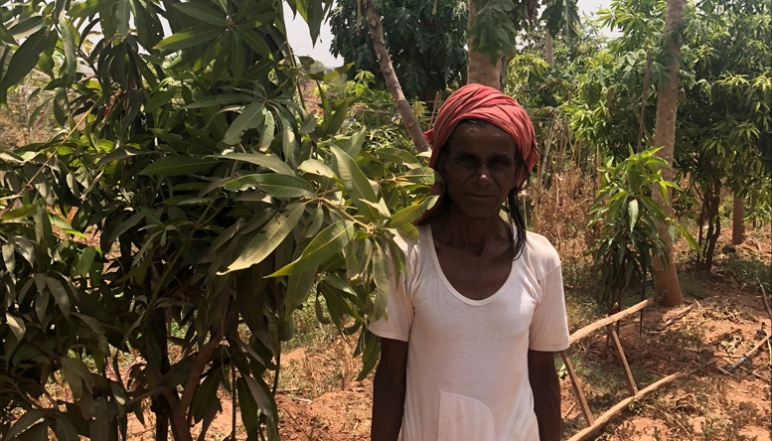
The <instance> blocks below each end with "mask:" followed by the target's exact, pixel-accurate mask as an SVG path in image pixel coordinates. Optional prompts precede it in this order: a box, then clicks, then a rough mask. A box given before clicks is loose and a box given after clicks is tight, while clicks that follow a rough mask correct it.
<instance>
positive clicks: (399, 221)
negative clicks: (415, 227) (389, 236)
mask: <svg viewBox="0 0 772 441" xmlns="http://www.w3.org/2000/svg"><path fill="white" fill-rule="evenodd" d="M436 200H437V197H436V196H431V197H428V198H426V199H424V200H422V201H419V202H414V203H413V204H410V205H408V206H407V207H405V208H403V209H401V210H399V211H398V212H396V213H394V215H393V216H392V217H391V219H389V222H388V223H387V224H386V228H401V227H402V226H404V225H406V224H410V223H412V222H413V221H414V220H416V219H418V217H419V216H421V214H422V213H423V212H424V211H426V208H427V207H429V206H430V205H432V204H433V203H434V202H436Z"/></svg>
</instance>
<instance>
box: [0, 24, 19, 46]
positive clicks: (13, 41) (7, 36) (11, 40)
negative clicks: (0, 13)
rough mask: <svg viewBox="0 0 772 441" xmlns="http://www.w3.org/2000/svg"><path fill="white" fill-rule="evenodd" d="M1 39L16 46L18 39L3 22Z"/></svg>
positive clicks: (0, 33)
mask: <svg viewBox="0 0 772 441" xmlns="http://www.w3.org/2000/svg"><path fill="white" fill-rule="evenodd" d="M0 41H1V42H3V43H5V44H9V45H12V46H16V39H15V38H13V35H11V33H10V32H9V31H8V28H6V27H5V25H4V24H3V23H0Z"/></svg>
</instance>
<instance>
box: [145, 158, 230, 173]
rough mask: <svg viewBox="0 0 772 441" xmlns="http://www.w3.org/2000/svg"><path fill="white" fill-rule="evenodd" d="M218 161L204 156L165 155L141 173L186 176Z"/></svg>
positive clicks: (199, 171)
mask: <svg viewBox="0 0 772 441" xmlns="http://www.w3.org/2000/svg"><path fill="white" fill-rule="evenodd" d="M217 164H218V161H217V160H216V159H212V158H206V157H203V156H164V157H162V158H160V159H156V160H155V161H153V163H152V164H150V165H148V166H147V167H145V169H144V170H142V171H141V172H140V173H139V174H141V175H145V176H186V175H190V174H194V173H201V172H204V171H207V170H209V169H211V168H212V167H214V166H216V165H217Z"/></svg>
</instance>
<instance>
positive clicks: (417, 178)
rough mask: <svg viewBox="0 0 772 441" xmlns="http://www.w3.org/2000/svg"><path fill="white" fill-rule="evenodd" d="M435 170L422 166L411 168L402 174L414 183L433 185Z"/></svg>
mask: <svg viewBox="0 0 772 441" xmlns="http://www.w3.org/2000/svg"><path fill="white" fill-rule="evenodd" d="M434 177H435V172H434V169H431V168H429V167H421V168H417V169H414V170H410V171H408V172H406V173H405V174H404V175H402V178H403V179H405V180H407V181H408V182H410V183H412V184H423V185H433V184H434V179H435V178H434Z"/></svg>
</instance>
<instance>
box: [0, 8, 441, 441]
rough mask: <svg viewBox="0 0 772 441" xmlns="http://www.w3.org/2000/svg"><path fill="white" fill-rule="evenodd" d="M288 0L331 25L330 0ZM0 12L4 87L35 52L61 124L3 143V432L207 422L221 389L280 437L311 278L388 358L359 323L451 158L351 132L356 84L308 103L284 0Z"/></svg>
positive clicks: (379, 295)
mask: <svg viewBox="0 0 772 441" xmlns="http://www.w3.org/2000/svg"><path fill="white" fill-rule="evenodd" d="M289 4H290V6H291V7H292V8H293V10H295V11H297V12H298V13H299V14H300V15H301V16H302V17H303V18H304V19H306V20H307V21H308V22H309V25H310V27H311V29H312V31H313V30H315V29H316V30H318V29H319V26H320V24H321V21H322V20H323V18H324V17H325V15H326V14H327V13H328V12H329V8H330V7H331V2H322V1H309V2H305V1H290V2H289ZM2 17H3V22H2V26H0V41H2V43H0V55H1V56H2V57H3V60H4V63H1V64H0V66H3V68H2V70H1V71H0V83H1V84H2V87H0V90H2V94H3V96H1V97H0V98H3V99H4V100H5V99H6V98H7V95H6V94H7V93H8V91H9V90H10V91H11V92H10V93H13V87H14V86H15V85H16V84H19V83H20V82H22V81H27V80H26V79H25V78H26V75H27V73H29V72H31V71H34V73H35V74H34V80H32V81H35V82H36V83H35V84H37V85H38V86H39V87H38V90H37V91H36V92H35V94H37V95H39V96H41V97H43V98H45V100H46V104H44V106H43V107H41V108H40V109H38V111H37V113H35V112H33V113H32V115H31V120H30V121H29V123H30V124H35V121H36V119H37V118H38V116H39V115H40V114H41V112H45V111H46V110H45V109H47V108H50V109H51V111H52V112H53V114H54V116H55V118H56V120H57V122H58V124H59V126H60V130H59V131H58V132H56V133H54V134H53V135H52V136H51V139H50V140H49V141H47V142H44V143H39V144H30V145H25V146H22V147H20V148H18V149H16V150H14V151H7V152H2V154H1V155H0V160H1V161H2V162H0V166H2V169H3V174H2V186H0V192H2V195H1V196H2V199H0V201H2V202H0V242H2V252H3V263H2V266H0V278H2V280H3V285H2V296H3V302H2V303H1V304H0V308H2V312H1V313H0V335H2V341H3V345H4V351H3V353H2V355H1V356H0V359H1V360H0V390H1V391H2V392H1V393H0V397H1V398H0V407H2V414H1V415H3V416H2V417H0V418H2V419H0V434H2V437H3V438H4V439H16V438H17V437H18V439H22V440H24V439H31V440H32V439H47V437H48V433H49V430H51V431H52V432H53V433H54V435H55V436H56V438H57V439H61V440H70V439H78V437H87V438H91V439H97V440H117V439H125V437H126V432H127V423H128V419H129V416H130V415H132V414H133V415H134V417H136V418H137V419H139V421H140V422H143V423H144V424H153V426H154V427H155V430H156V434H155V437H156V439H159V440H160V439H167V436H168V434H167V431H168V429H169V428H171V430H172V433H173V436H174V439H178V440H190V439H192V438H193V436H194V433H197V434H200V435H199V439H203V437H204V435H205V433H206V431H207V428H208V426H209V424H210V423H211V421H212V420H213V418H214V417H215V415H216V413H217V411H218V410H219V409H220V398H219V397H220V395H218V390H219V389H221V388H224V389H225V390H227V392H228V395H229V397H228V399H231V400H233V401H234V404H235V406H234V408H238V409H240V418H241V421H242V424H243V427H244V428H245V430H246V433H247V439H250V440H254V439H262V438H264V437H266V436H267V437H268V438H269V439H276V438H277V437H278V428H277V425H278V418H279V416H278V410H277V408H276V404H275V401H274V398H273V394H274V393H275V390H276V386H277V382H278V377H279V367H280V362H281V343H282V341H283V340H286V339H288V338H291V336H292V333H293V332H292V331H293V326H294V321H293V312H294V311H295V310H296V308H298V307H300V306H301V305H303V304H304V303H306V300H307V299H308V298H309V296H310V295H314V296H315V298H316V303H317V305H319V306H320V307H319V309H318V312H319V314H320V315H328V316H329V319H330V320H332V321H333V322H334V323H335V324H336V325H337V326H338V327H339V328H340V329H341V331H342V332H346V333H349V334H354V333H358V334H359V337H358V338H359V340H358V341H359V344H358V346H357V351H358V352H359V353H363V355H364V358H363V361H364V369H363V374H364V373H366V372H367V371H368V370H369V369H371V368H372V366H373V365H374V363H375V361H376V358H377V344H376V341H375V338H374V336H372V335H371V334H369V333H367V332H366V330H365V329H364V327H363V326H362V325H363V324H365V323H366V322H367V321H368V320H370V319H371V318H372V317H378V316H379V315H380V314H382V313H383V310H384V301H385V297H384V296H383V289H385V287H386V286H387V284H388V278H387V267H388V266H389V265H394V268H396V269H397V270H398V269H399V268H400V265H401V262H402V256H401V254H400V252H399V250H398V248H397V247H396V246H395V242H394V241H395V240H396V239H397V238H401V239H400V240H413V239H415V237H416V230H415V229H414V227H413V226H412V224H411V223H410V221H411V220H412V219H414V218H415V217H416V216H417V215H418V214H419V213H420V212H421V211H422V210H423V208H424V207H425V206H426V204H428V203H429V202H430V201H429V199H426V198H424V197H423V196H422V195H425V194H426V193H427V192H426V191H425V190H426V189H427V188H428V187H429V186H430V185H431V183H432V182H433V179H434V175H433V171H432V170H429V169H425V168H423V167H421V165H420V163H419V162H418V160H417V159H415V157H413V156H412V155H411V154H410V153H408V152H404V151H401V150H398V151H393V149H379V150H371V149H370V148H369V146H368V145H365V143H364V140H365V138H366V137H365V129H364V128H361V127H357V126H356V125H350V126H349V127H350V129H349V130H348V131H347V132H346V133H345V134H341V127H342V126H343V125H344V122H346V120H347V117H348V107H349V105H350V104H351V103H352V100H351V99H340V100H330V99H328V97H327V96H326V95H325V94H324V91H323V89H321V88H320V89H319V97H320V103H319V107H320V111H319V112H318V114H317V113H316V112H311V111H309V110H307V109H306V108H305V106H304V103H303V102H302V99H301V98H300V97H299V96H298V95H296V94H295V88H296V85H297V84H298V81H297V80H298V78H299V76H301V75H304V73H303V67H302V66H298V65H296V64H295V60H294V58H293V57H292V56H291V52H290V48H289V46H288V45H287V41H286V28H285V21H284V20H285V18H284V17H283V16H282V8H281V5H280V4H278V5H277V4H276V3H275V2H269V1H263V0H257V1H248V0H231V1H226V2H219V3H212V2H208V1H203V0H195V1H190V2H184V3H183V2H179V1H176V0H164V1H162V2H160V3H155V2H144V1H136V0H87V1H83V2H67V1H57V2H45V1H31V2H25V3H12V4H6V5H4V6H3V10H2ZM164 20H168V26H169V29H165V23H164ZM309 75H310V74H309ZM323 76H324V75H323V74H317V75H316V77H315V78H316V79H317V80H323ZM46 106H48V107H46ZM395 157H397V158H400V163H399V164H395V161H394V158H395ZM392 262H393V263H392ZM321 299H324V300H326V301H325V302H321V301H320V300H321ZM322 303H324V304H326V307H327V312H326V313H325V312H324V311H323V310H322V308H321V304H322ZM347 317H348V318H347ZM173 330H177V331H175V332H170V331H173ZM170 347H175V348H176V349H174V350H173V351H172V350H170ZM58 384H64V385H66V388H67V390H68V391H69V392H68V393H67V394H62V393H60V392H57V385H58ZM148 403H149V404H150V409H152V411H153V413H154V422H153V421H152V420H151V421H146V420H145V417H146V416H147V415H146V414H145V413H144V412H143V409H145V408H146V407H147V404H148ZM234 422H235V419H234ZM235 430H236V427H235V424H234V427H233V431H232V433H231V435H230V439H235Z"/></svg>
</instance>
